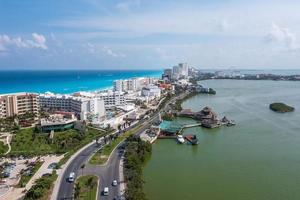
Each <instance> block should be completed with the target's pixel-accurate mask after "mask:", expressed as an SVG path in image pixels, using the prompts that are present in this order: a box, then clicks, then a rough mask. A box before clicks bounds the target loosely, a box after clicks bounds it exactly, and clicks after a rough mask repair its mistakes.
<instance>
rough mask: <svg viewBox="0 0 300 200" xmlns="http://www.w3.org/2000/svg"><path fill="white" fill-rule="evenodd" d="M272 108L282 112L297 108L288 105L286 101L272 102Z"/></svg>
mask: <svg viewBox="0 0 300 200" xmlns="http://www.w3.org/2000/svg"><path fill="white" fill-rule="evenodd" d="M270 109H271V110H273V111H275V112H280V113H285V112H292V111H294V110H295V108H293V107H292V106H288V105H286V104H284V103H272V104H270Z"/></svg>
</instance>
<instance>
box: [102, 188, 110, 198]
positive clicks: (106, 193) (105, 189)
mask: <svg viewBox="0 0 300 200" xmlns="http://www.w3.org/2000/svg"><path fill="white" fill-rule="evenodd" d="M103 195H104V196H108V195H109V189H108V187H105V188H104V190H103Z"/></svg>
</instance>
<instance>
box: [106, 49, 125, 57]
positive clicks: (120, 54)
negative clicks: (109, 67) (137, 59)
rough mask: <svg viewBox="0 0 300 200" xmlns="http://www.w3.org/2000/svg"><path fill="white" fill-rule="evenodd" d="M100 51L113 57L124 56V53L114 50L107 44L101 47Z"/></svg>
mask: <svg viewBox="0 0 300 200" xmlns="http://www.w3.org/2000/svg"><path fill="white" fill-rule="evenodd" d="M102 52H104V53H105V54H106V55H108V56H112V57H115V58H125V57H126V55H125V54H124V53H118V52H115V51H113V50H112V49H111V48H109V47H107V46H104V47H103V48H102Z"/></svg>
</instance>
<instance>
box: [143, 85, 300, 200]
mask: <svg viewBox="0 0 300 200" xmlns="http://www.w3.org/2000/svg"><path fill="white" fill-rule="evenodd" d="M202 84H204V85H206V86H209V87H212V88H214V89H215V90H216V91H217V95H198V96H195V97H193V98H191V99H189V100H187V101H185V102H184V103H183V108H192V109H193V110H194V111H196V110H200V109H201V108H203V107H204V106H206V105H208V106H211V107H212V108H213V110H215V111H216V112H217V113H218V114H219V116H220V117H223V116H224V115H226V116H227V117H228V118H230V119H234V120H235V121H236V123H237V125H236V126H234V127H221V128H218V129H205V128H200V127H196V128H191V129H186V130H185V131H184V133H195V134H197V137H198V139H199V145H197V146H192V145H186V144H184V145H179V144H177V143H176V141H174V140H158V141H157V142H156V143H155V144H153V152H152V157H151V159H150V160H149V161H148V163H147V164H146V166H145V168H144V178H145V181H146V184H145V192H146V195H147V197H148V198H149V199H150V200H165V199H172V200H182V199H184V200H192V199H193V200H194V199H209V200H232V199H235V200H236V199H237V200H240V199H241V200H266V199H272V200H282V199H285V200H294V199H300V190H299V185H300V173H299V169H300V145H299V144H300V123H299V122H300V103H299V102H300V82H287V81H276V82H275V81H245V80H208V81H202ZM272 102H284V103H287V104H288V105H292V106H294V107H295V111H294V112H292V113H284V114H280V113H274V112H273V111H271V110H270V109H269V104H270V103H272ZM177 120H178V121H179V122H180V123H184V122H185V121H186V120H189V121H190V119H184V118H178V119H177Z"/></svg>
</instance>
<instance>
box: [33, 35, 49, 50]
mask: <svg viewBox="0 0 300 200" xmlns="http://www.w3.org/2000/svg"><path fill="white" fill-rule="evenodd" d="M32 37H33V40H34V43H33V45H35V47H37V48H41V49H47V48H48V47H47V46H46V38H45V37H44V36H43V35H39V34H37V33H32Z"/></svg>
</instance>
